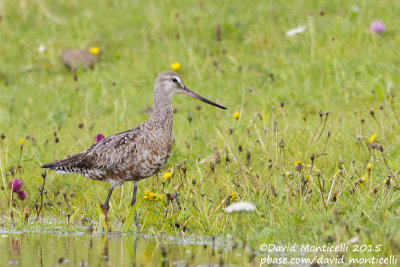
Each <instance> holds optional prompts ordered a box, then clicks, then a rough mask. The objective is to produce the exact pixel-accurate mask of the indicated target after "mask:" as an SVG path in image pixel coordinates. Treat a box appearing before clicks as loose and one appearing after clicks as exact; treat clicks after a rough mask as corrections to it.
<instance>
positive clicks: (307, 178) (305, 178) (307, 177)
mask: <svg viewBox="0 0 400 267" xmlns="http://www.w3.org/2000/svg"><path fill="white" fill-rule="evenodd" d="M308 180H310V176H308V175H307V176H306V177H304V182H305V183H307V182H308Z"/></svg>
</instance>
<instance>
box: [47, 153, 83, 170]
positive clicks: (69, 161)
mask: <svg viewBox="0 0 400 267" xmlns="http://www.w3.org/2000/svg"><path fill="white" fill-rule="evenodd" d="M78 157H79V154H76V155H73V156H71V157H69V158H66V159H63V160H56V161H53V162H50V163H46V164H44V165H43V166H42V168H44V169H51V170H55V171H57V173H71V172H77V171H78V170H79V168H77V166H76V162H77V158H78Z"/></svg>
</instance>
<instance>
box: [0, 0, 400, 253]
mask: <svg viewBox="0 0 400 267" xmlns="http://www.w3.org/2000/svg"><path fill="white" fill-rule="evenodd" d="M57 2H58V1H49V0H46V1H42V0H36V1H27V0H20V1H1V2H0V15H1V20H0V29H1V30H0V40H1V44H0V133H4V137H5V138H4V139H2V140H0V142H1V143H0V151H1V154H0V163H1V165H0V167H1V169H0V171H1V179H2V182H1V184H2V186H3V187H2V190H1V193H0V210H1V218H0V223H1V224H0V227H1V228H4V229H8V228H17V229H27V228H35V229H36V228H38V229H52V227H53V226H52V225H47V224H46V223H45V222H46V220H44V219H49V218H50V219H55V220H57V221H61V222H63V224H62V225H64V227H65V228H69V229H82V228H85V227H90V226H91V227H93V228H95V229H101V227H102V223H99V222H100V221H101V216H99V203H101V202H103V201H104V200H105V198H106V195H107V191H108V185H107V184H105V183H99V182H96V181H91V180H87V179H85V178H84V177H81V176H78V175H59V174H55V173H54V172H48V173H47V177H46V183H45V192H44V194H43V201H42V202H41V197H40V196H41V192H40V187H41V186H42V183H43V179H42V177H41V174H42V172H43V170H42V169H41V168H40V166H41V165H42V164H44V163H47V162H50V161H53V160H55V159H61V158H64V157H66V156H67V155H71V154H73V153H76V152H80V151H82V150H84V149H86V148H88V147H89V146H90V145H92V144H93V143H94V142H95V141H94V136H95V135H96V134H98V133H102V134H103V135H105V136H109V135H112V134H114V133H118V132H121V131H124V130H126V129H130V128H133V127H135V126H136V125H138V124H139V123H140V122H142V121H144V120H146V119H147V118H148V115H147V114H146V113H143V112H140V111H141V110H144V109H146V108H147V107H149V106H151V105H152V95H153V85H154V80H155V78H156V76H157V74H158V73H160V72H162V71H164V70H171V64H172V63H173V62H180V63H181V68H180V69H179V71H178V73H179V74H180V75H181V76H182V77H183V80H184V83H185V84H186V86H187V87H189V88H190V89H191V90H193V91H195V92H197V93H199V94H201V95H202V96H204V97H207V98H209V99H211V100H213V101H216V102H218V103H220V104H222V105H224V106H227V107H228V110H225V111H223V110H219V109H217V108H214V107H211V106H209V105H206V104H204V103H201V102H197V101H196V100H194V99H191V98H189V97H187V96H185V95H178V96H175V97H174V101H173V107H175V108H176V109H177V113H176V114H175V115H174V136H175V143H174V148H173V153H172V155H171V157H170V159H169V161H168V163H167V165H166V166H165V167H164V169H163V171H162V172H160V173H159V174H158V175H157V176H155V177H152V178H149V179H146V180H143V181H142V182H140V183H139V195H138V198H139V199H140V203H139V204H138V206H137V211H138V213H139V217H140V221H141V224H142V226H143V229H142V231H143V232H144V233H150V234H155V233H157V234H164V233H166V234H169V235H178V234H179V233H182V232H184V233H186V234H189V235H218V236H226V235H228V234H230V235H237V234H238V231H239V230H238V227H241V224H239V221H242V220H243V219H242V218H238V217H237V216H235V215H232V214H226V213H225V212H224V208H225V207H226V206H227V205H228V204H229V202H233V201H239V200H243V201H249V202H252V203H254V205H255V206H256V208H257V209H256V211H254V212H251V213H246V214H240V215H243V217H246V220H245V221H244V222H242V223H244V226H243V225H242V226H243V227H245V228H246V237H247V239H248V241H249V243H250V245H251V246H252V248H253V249H254V250H257V249H258V246H259V245H260V243H277V244H280V243H282V244H286V243H288V242H292V243H294V242H297V243H318V244H322V243H333V244H337V243H341V242H347V241H348V240H350V239H351V238H353V237H358V238H359V240H360V241H359V243H360V244H368V245H369V244H372V245H375V244H382V245H383V250H384V253H381V255H383V254H393V253H395V252H397V253H398V252H399V250H400V232H399V227H400V221H399V219H400V214H399V212H400V210H399V204H400V191H399V190H400V187H399V184H398V183H400V179H399V178H398V173H399V169H400V166H399V154H400V144H399V134H398V133H399V130H400V120H399V117H398V116H399V115H400V114H399V113H400V104H399V97H400V96H399V75H400V69H399V64H400V62H399V52H398V51H399V49H398V48H399V45H400V33H399V31H398V30H397V25H398V22H399V20H398V14H399V12H400V3H399V2H397V1H372V0H371V1H352V3H350V1H318V2H317V1H279V2H278V1H237V2H235V3H234V2H232V1H203V2H197V1H147V2H141V1H140V2H139V1H137V2H136V1H117V0H115V1H111V0H108V1H94V0H90V1H77V0H70V1H60V2H61V3H57ZM379 19H380V20H383V21H384V22H385V24H386V27H387V28H386V31H385V32H384V33H383V34H374V33H371V32H370V30H369V25H370V23H371V22H372V21H374V20H379ZM298 25H306V26H307V28H306V30H305V31H304V33H301V34H298V35H295V36H293V37H287V36H285V32H287V31H288V30H290V29H292V28H296V27H297V26H298ZM218 28H219V30H218ZM40 45H44V47H45V50H44V52H42V53H41V52H39V51H38V47H39V46H40ZM91 46H97V47H99V48H100V50H101V55H100V58H99V60H98V61H97V62H96V64H95V67H94V69H93V70H91V69H88V70H84V69H79V70H78V71H77V80H76V81H75V80H74V75H73V73H72V72H71V71H70V70H68V69H67V68H66V67H65V66H63V64H62V62H61V60H60V54H61V52H62V51H63V50H64V49H66V48H88V47H91ZM249 88H250V89H249ZM197 105H199V106H200V107H201V109H200V110H199V108H197ZM234 112H239V114H240V116H239V118H238V119H235V118H234V116H233V114H234ZM80 123H83V127H82V128H79V127H78V125H79V124H80ZM373 135H375V137H376V139H375V140H374V138H373ZM55 136H57V138H58V140H59V142H58V143H56V142H55ZM371 137H372V138H371ZM21 138H24V139H25V141H24V142H23V144H22V145H20V143H19V140H20V139H21ZM21 142H22V140H21ZM239 147H240V148H241V149H240V148H239ZM183 165H185V167H186V171H184V168H183V167H182V166H183ZM165 172H173V175H172V177H171V178H170V179H168V180H166V179H165V178H163V175H164V173H165ZM15 178H18V179H20V180H22V181H23V183H24V184H23V189H24V190H25V191H26V193H27V199H26V200H25V201H21V200H19V199H18V197H17V196H16V194H14V196H12V194H11V191H10V188H9V186H8V183H9V182H10V181H11V180H12V179H15ZM132 189H133V185H132V184H131V183H125V184H124V185H123V186H122V187H121V188H119V189H117V190H115V191H114V194H113V196H112V199H111V209H110V212H109V216H110V220H111V221H110V223H111V228H112V229H113V231H122V230H124V231H132V232H135V231H136V228H135V226H134V224H132V225H131V226H130V227H127V224H126V223H125V222H126V218H127V217H128V213H129V210H130V206H129V204H130V198H131V193H132ZM146 189H147V190H149V191H151V192H154V193H155V194H162V195H164V198H162V199H160V200H147V199H144V196H145V190H146ZM232 193H235V194H236V195H237V199H235V198H233V199H232V198H231V196H232ZM235 194H233V195H235ZM167 195H168V197H167ZM39 210H41V212H40V217H41V218H43V219H39V220H36V219H37V216H38V215H37V214H38V211H39ZM240 215H239V216H240ZM124 223H125V228H124V227H123V226H124ZM128 226H129V225H128ZM239 232H240V231H239ZM242 234H243V233H242Z"/></svg>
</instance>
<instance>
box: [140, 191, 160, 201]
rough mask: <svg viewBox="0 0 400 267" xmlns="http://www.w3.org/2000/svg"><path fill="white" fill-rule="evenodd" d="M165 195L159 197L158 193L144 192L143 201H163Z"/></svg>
mask: <svg viewBox="0 0 400 267" xmlns="http://www.w3.org/2000/svg"><path fill="white" fill-rule="evenodd" d="M164 197H165V196H164V195H157V194H156V193H153V192H151V191H150V190H146V191H144V196H143V199H146V200H162V199H163V198H164Z"/></svg>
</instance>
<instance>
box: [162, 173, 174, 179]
mask: <svg viewBox="0 0 400 267" xmlns="http://www.w3.org/2000/svg"><path fill="white" fill-rule="evenodd" d="M163 177H164V179H165V180H168V179H170V178H171V177H172V173H170V172H166V173H164V176H163Z"/></svg>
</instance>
